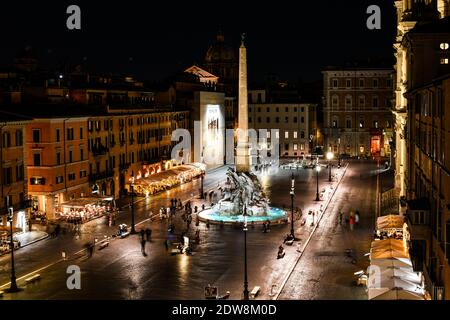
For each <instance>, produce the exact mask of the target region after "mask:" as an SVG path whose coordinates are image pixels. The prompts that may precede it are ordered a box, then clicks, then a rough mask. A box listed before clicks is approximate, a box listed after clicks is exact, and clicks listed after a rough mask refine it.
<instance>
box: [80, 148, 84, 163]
mask: <svg viewBox="0 0 450 320" xmlns="http://www.w3.org/2000/svg"><path fill="white" fill-rule="evenodd" d="M83 160H84V149H83V147H80V161H83Z"/></svg>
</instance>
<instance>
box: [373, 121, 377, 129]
mask: <svg viewBox="0 0 450 320" xmlns="http://www.w3.org/2000/svg"><path fill="white" fill-rule="evenodd" d="M373 127H374V128H378V121H377V120H375V121H374V122H373Z"/></svg>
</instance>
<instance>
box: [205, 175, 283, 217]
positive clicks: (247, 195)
mask: <svg viewBox="0 0 450 320" xmlns="http://www.w3.org/2000/svg"><path fill="white" fill-rule="evenodd" d="M243 206H245V207H246V209H247V221H248V222H249V223H255V224H258V223H263V222H266V221H270V222H285V221H286V220H287V213H286V211H284V210H282V209H279V208H274V207H270V206H269V200H268V199H267V197H266V196H265V194H264V191H263V190H262V186H261V184H260V182H259V181H258V178H257V177H256V176H255V175H253V174H251V173H242V172H236V171H235V170H233V169H232V168H228V171H227V182H226V183H225V188H224V189H222V199H221V200H219V201H218V203H216V204H214V205H213V206H212V207H211V208H209V209H206V210H203V211H202V212H200V213H199V219H200V220H202V221H209V222H212V223H214V222H215V223H222V222H223V223H241V222H243V221H244V217H243V215H242V213H243Z"/></svg>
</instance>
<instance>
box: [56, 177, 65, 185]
mask: <svg viewBox="0 0 450 320" xmlns="http://www.w3.org/2000/svg"><path fill="white" fill-rule="evenodd" d="M63 182H64V177H63V176H57V177H56V184H60V183H63Z"/></svg>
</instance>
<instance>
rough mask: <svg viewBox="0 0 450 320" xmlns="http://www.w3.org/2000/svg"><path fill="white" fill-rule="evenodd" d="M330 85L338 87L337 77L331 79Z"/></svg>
mask: <svg viewBox="0 0 450 320" xmlns="http://www.w3.org/2000/svg"><path fill="white" fill-rule="evenodd" d="M332 86H333V88H337V87H338V79H333V80H332Z"/></svg>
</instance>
